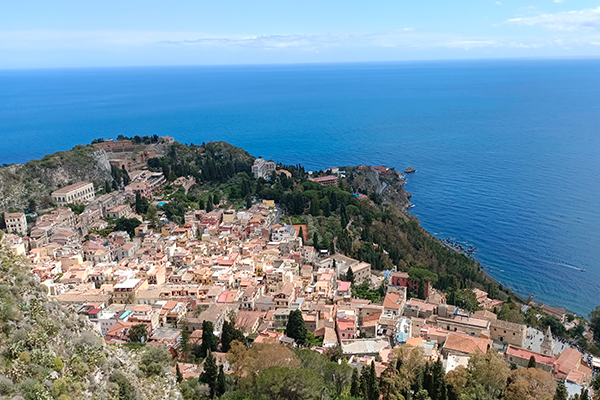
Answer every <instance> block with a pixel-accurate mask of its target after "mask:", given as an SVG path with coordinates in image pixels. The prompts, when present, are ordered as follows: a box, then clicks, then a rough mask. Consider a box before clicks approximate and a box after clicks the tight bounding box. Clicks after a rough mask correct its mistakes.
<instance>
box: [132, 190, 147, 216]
mask: <svg viewBox="0 0 600 400" xmlns="http://www.w3.org/2000/svg"><path fill="white" fill-rule="evenodd" d="M149 206H150V202H149V201H148V199H147V198H145V197H142V195H140V194H139V193H136V194H135V212H136V213H138V214H139V215H142V214H146V213H147V212H148V207H149Z"/></svg>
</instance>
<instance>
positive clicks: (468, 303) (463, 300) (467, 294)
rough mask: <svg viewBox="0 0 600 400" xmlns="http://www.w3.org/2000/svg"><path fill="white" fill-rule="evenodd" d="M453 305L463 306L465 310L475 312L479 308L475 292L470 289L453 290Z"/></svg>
mask: <svg viewBox="0 0 600 400" xmlns="http://www.w3.org/2000/svg"><path fill="white" fill-rule="evenodd" d="M453 299H454V305H455V306H458V307H461V308H464V309H465V310H468V311H471V312H475V311H477V310H479V303H478V302H477V297H476V296H475V293H474V292H473V291H472V290H470V289H462V290H456V291H454V295H453Z"/></svg>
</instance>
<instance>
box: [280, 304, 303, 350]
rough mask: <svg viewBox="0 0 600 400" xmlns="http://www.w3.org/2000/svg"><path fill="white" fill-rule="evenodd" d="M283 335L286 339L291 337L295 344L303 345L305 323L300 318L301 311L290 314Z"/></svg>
mask: <svg viewBox="0 0 600 400" xmlns="http://www.w3.org/2000/svg"><path fill="white" fill-rule="evenodd" d="M285 334H286V336H287V337H291V338H292V339H294V340H295V341H296V343H298V344H301V345H303V344H304V343H305V342H306V335H307V334H308V331H307V330H306V323H305V322H304V318H302V311H300V310H294V311H292V312H290V315H289V318H288V323H287V326H286V327H285Z"/></svg>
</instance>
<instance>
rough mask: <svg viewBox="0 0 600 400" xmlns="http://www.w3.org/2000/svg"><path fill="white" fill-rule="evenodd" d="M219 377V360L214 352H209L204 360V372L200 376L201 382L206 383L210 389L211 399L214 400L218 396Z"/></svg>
mask: <svg viewBox="0 0 600 400" xmlns="http://www.w3.org/2000/svg"><path fill="white" fill-rule="evenodd" d="M218 376H219V368H218V367H217V360H216V358H215V356H213V355H212V352H210V351H209V352H208V354H207V356H206V358H205V359H204V372H202V374H201V375H200V382H202V383H206V384H207V385H208V387H209V388H210V397H211V398H214V397H215V396H217V378H218Z"/></svg>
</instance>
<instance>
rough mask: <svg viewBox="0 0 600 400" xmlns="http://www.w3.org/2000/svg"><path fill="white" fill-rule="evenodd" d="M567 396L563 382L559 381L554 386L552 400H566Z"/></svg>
mask: <svg viewBox="0 0 600 400" xmlns="http://www.w3.org/2000/svg"><path fill="white" fill-rule="evenodd" d="M568 397H569V394H568V393H567V388H566V387H565V384H564V382H562V381H560V382H558V384H557V385H556V392H555V393H554V398H553V400H567V399H568Z"/></svg>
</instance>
